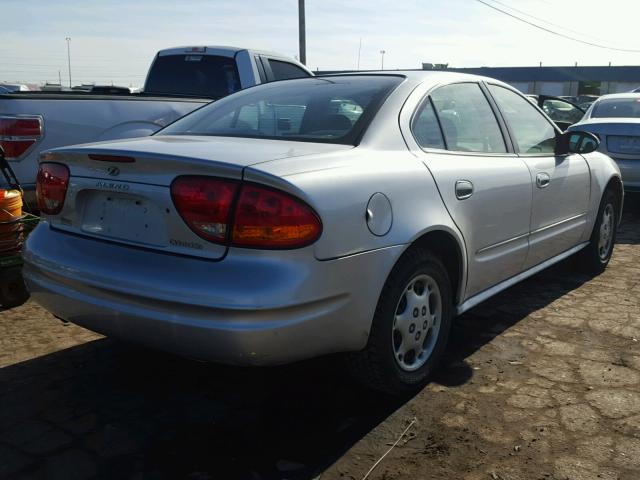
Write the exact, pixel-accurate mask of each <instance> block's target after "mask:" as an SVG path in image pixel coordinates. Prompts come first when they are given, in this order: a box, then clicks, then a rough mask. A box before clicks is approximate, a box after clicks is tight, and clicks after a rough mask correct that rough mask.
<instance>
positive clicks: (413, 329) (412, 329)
mask: <svg viewBox="0 0 640 480" xmlns="http://www.w3.org/2000/svg"><path fill="white" fill-rule="evenodd" d="M415 330H416V324H415V323H412V324H411V325H409V333H413V332H414V331H415Z"/></svg>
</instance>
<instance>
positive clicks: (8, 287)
mask: <svg viewBox="0 0 640 480" xmlns="http://www.w3.org/2000/svg"><path fill="white" fill-rule="evenodd" d="M27 300H29V292H28V291H27V287H26V285H25V284H24V279H23V278H22V268H20V267H11V268H7V269H6V270H1V271H0V304H1V305H2V306H3V307H4V308H13V307H18V306H20V305H22V304H23V303H24V302H26V301H27Z"/></svg>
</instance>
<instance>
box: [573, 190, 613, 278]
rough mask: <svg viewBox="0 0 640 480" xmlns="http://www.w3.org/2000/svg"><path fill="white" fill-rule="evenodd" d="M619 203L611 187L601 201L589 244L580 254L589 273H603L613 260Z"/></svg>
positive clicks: (583, 266) (583, 265)
mask: <svg viewBox="0 0 640 480" xmlns="http://www.w3.org/2000/svg"><path fill="white" fill-rule="evenodd" d="M617 205H618V202H617V198H616V195H615V193H614V192H613V191H612V190H611V189H608V190H606V191H605V192H604V195H603V196H602V201H601V202H600V208H599V209H598V216H597V218H596V223H595V225H594V227H593V232H592V233H591V239H590V240H589V245H587V246H586V247H585V248H584V249H583V250H582V251H581V252H580V254H579V257H580V260H581V262H580V265H581V267H582V268H583V269H584V270H585V271H586V272H588V273H591V274H599V273H602V272H603V271H604V269H605V268H607V265H608V264H609V260H611V255H612V254H613V247H614V245H615V242H616V229H617V224H618V221H617V219H618V206H617Z"/></svg>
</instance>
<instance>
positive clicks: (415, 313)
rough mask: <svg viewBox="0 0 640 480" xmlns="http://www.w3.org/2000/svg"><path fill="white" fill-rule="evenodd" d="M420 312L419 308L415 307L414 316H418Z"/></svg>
mask: <svg viewBox="0 0 640 480" xmlns="http://www.w3.org/2000/svg"><path fill="white" fill-rule="evenodd" d="M418 313H419V312H418V309H417V308H414V309H413V316H414V317H417V316H418Z"/></svg>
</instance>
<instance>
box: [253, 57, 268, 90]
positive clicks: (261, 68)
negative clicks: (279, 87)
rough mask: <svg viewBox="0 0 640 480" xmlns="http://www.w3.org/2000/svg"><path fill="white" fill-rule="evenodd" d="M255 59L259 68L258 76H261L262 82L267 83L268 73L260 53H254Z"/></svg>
mask: <svg viewBox="0 0 640 480" xmlns="http://www.w3.org/2000/svg"><path fill="white" fill-rule="evenodd" d="M253 58H254V60H255V62H256V68H257V69H258V76H259V77H260V83H267V74H266V73H265V71H264V65H263V64H262V59H261V58H260V55H254V57H253Z"/></svg>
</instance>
